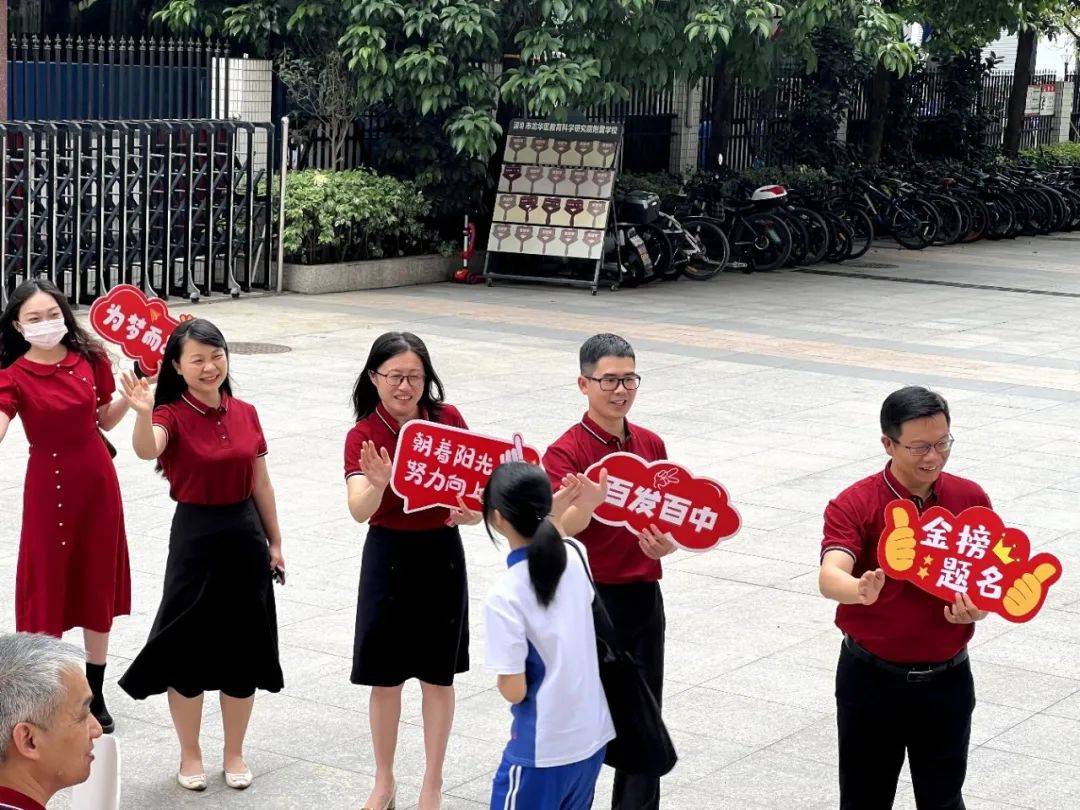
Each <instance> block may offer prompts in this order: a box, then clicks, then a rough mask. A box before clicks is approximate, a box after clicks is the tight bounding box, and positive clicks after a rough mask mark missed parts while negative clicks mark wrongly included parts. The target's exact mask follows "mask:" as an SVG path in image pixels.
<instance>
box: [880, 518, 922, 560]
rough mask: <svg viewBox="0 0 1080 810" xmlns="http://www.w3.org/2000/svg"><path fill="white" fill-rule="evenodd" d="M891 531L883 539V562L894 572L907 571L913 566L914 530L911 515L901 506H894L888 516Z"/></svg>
mask: <svg viewBox="0 0 1080 810" xmlns="http://www.w3.org/2000/svg"><path fill="white" fill-rule="evenodd" d="M890 518H891V520H890V523H892V529H891V530H890V531H889V536H888V537H886V538H885V562H887V563H888V565H889V567H890V568H892V569H893V570H895V571H907V570H908V569H909V568H911V566H912V565H914V564H915V529H914V528H912V526H911V515H910V514H909V513H908V510H907V509H906V508H905V507H903V506H894V507H893V509H892V513H891V515H890Z"/></svg>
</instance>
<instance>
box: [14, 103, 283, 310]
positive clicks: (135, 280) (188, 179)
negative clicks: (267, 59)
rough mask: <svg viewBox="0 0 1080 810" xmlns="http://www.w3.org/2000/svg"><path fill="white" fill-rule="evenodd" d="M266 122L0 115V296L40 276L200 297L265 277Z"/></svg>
mask: <svg viewBox="0 0 1080 810" xmlns="http://www.w3.org/2000/svg"><path fill="white" fill-rule="evenodd" d="M273 141H274V132H273V127H272V125H270V124H252V123H247V122H237V121H212V120H194V121H79V122H66V121H44V122H42V121H38V122H13V123H4V124H0V162H2V165H0V188H2V191H3V205H2V208H0V245H2V247H3V251H2V253H0V303H6V301H7V298H8V296H9V295H10V294H11V292H12V290H14V289H15V287H16V286H17V285H18V284H19V283H20V282H22V281H24V280H25V279H27V278H42V277H44V278H48V279H50V280H51V281H53V282H54V283H55V284H56V285H57V286H59V287H60V288H61V289H62V290H64V292H65V293H66V294H67V296H68V298H69V299H70V300H71V302H72V303H74V304H88V303H90V302H92V301H93V300H94V299H95V298H97V297H98V296H100V295H103V294H104V293H106V292H107V291H108V290H109V289H111V288H112V287H113V286H115V285H116V284H121V283H126V284H134V285H135V286H137V287H140V288H141V289H142V290H143V291H144V292H146V293H147V294H148V295H157V296H160V297H162V298H167V297H169V296H180V297H183V298H187V299H189V300H192V301H197V300H199V298H201V297H203V296H210V295H212V294H214V293H224V294H229V295H232V296H234V297H235V296H237V295H239V294H240V293H241V292H242V291H250V290H252V289H256V288H263V289H269V288H270V287H271V282H272V263H271V253H272V250H271V247H272V244H273V234H272V230H273V217H272V215H271V214H272V206H271V193H272V186H273V179H274V178H273V173H274V159H273V155H274V143H273Z"/></svg>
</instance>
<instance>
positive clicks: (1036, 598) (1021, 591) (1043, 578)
mask: <svg viewBox="0 0 1080 810" xmlns="http://www.w3.org/2000/svg"><path fill="white" fill-rule="evenodd" d="M1057 574H1058V569H1057V567H1056V566H1055V565H1053V564H1052V563H1048V562H1044V563H1040V564H1039V565H1037V566H1035V570H1034V571H1033V572H1028V573H1026V574H1023V575H1021V576H1019V577H1017V578H1016V580H1015V581H1014V582H1013V584H1012V587H1011V588H1009V590H1007V591H1006V592H1005V596H1004V598H1003V599H1002V600H1001V604H1002V606H1003V607H1004V608H1005V611H1006V612H1007V613H1008V614H1009V615H1010V616H1016V617H1020V616H1026V615H1027V614H1028V613H1030V612H1031V611H1033V610H1034V609H1035V608H1037V607H1038V606H1039V603H1040V602H1042V596H1043V584H1044V583H1046V582H1047V581H1049V580H1051V579H1053V578H1055V577H1056V576H1057Z"/></svg>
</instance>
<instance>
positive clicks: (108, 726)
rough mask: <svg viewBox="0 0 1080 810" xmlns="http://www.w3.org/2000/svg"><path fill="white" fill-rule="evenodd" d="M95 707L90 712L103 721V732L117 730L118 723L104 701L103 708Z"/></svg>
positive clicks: (100, 721)
mask: <svg viewBox="0 0 1080 810" xmlns="http://www.w3.org/2000/svg"><path fill="white" fill-rule="evenodd" d="M95 708H96V707H94V708H91V709H90V712H91V713H92V714H93V715H94V718H95V719H96V720H97V721H98V722H99V723H101V733H102V734H112V733H113V732H114V731H115V730H116V723H115V722H114V721H113V718H112V715H111V714H109V710H108V708H106V706H105V704H104V702H102V704H101V708H100V709H99V710H96V711H95Z"/></svg>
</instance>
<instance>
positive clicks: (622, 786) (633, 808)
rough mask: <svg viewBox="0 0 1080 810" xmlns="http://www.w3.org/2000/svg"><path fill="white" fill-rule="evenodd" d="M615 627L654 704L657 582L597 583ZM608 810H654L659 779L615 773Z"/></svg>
mask: <svg viewBox="0 0 1080 810" xmlns="http://www.w3.org/2000/svg"><path fill="white" fill-rule="evenodd" d="M596 589H597V591H598V592H599V593H600V598H601V599H603V600H604V605H605V606H606V607H607V610H608V613H609V614H611V620H612V622H613V623H614V625H615V632H616V634H617V639H616V641H617V642H618V644H619V646H621V647H622V648H623V649H624V650H626V651H627V652H628V653H630V654H631V655H633V656H634V658H635V659H637V662H638V664H640V665H641V668H642V671H643V674H644V676H645V682H646V683H647V684H648V685H649V688H650V689H651V690H652V693H653V695H654V696H655V697H656V702H657V703H661V702H662V698H663V692H664V632H665V630H666V629H667V619H666V618H665V616H664V597H663V596H662V595H661V593H660V583H659V582H631V583H627V584H625V585H601V584H597V586H596ZM611 807H612V810H658V808H659V807H660V779H659V778H658V777H654V776H642V775H639V774H628V773H623V772H622V771H615V786H614V790H613V792H612V794H611Z"/></svg>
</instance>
